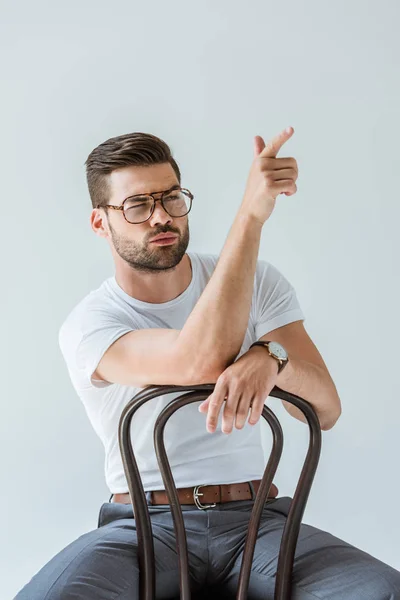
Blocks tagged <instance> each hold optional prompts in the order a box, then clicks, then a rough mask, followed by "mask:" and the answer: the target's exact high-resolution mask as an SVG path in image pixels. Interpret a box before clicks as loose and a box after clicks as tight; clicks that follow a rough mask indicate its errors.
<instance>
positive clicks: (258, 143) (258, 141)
mask: <svg viewBox="0 0 400 600" xmlns="http://www.w3.org/2000/svg"><path fill="white" fill-rule="evenodd" d="M264 148H265V142H264V140H263V139H262V137H261V135H256V136H255V138H254V158H257V156H258V155H259V154H260V152H262V151H263V150H264Z"/></svg>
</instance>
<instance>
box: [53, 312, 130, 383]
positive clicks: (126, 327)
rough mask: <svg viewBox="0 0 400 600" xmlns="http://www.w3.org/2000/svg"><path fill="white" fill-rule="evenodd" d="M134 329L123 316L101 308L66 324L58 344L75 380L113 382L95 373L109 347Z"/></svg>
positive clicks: (62, 328) (63, 326)
mask: <svg viewBox="0 0 400 600" xmlns="http://www.w3.org/2000/svg"><path fill="white" fill-rule="evenodd" d="M134 330H135V328H134V327H132V324H131V323H128V322H126V320H125V319H123V318H121V317H120V315H118V314H115V313H113V312H111V310H110V309H108V310H107V309H105V308H100V307H95V308H94V307H92V308H91V309H90V310H87V311H85V313H84V314H83V315H81V316H80V317H79V319H75V320H71V321H67V322H66V323H64V324H63V325H62V327H61V329H60V332H59V345H60V348H61V351H62V353H63V355H64V358H65V360H66V362H67V366H68V369H69V371H70V373H71V376H73V379H74V380H76V381H77V382H78V381H79V382H80V386H83V387H91V386H94V387H96V388H102V387H107V386H109V385H112V383H110V382H108V381H102V380H96V379H94V378H93V373H94V371H95V370H96V368H97V366H98V364H99V362H100V360H101V358H102V357H103V355H104V353H105V352H106V351H107V350H108V348H109V347H110V346H111V345H112V344H113V343H114V342H115V341H116V340H117V339H119V338H120V337H121V336H123V335H125V334H126V333H129V332H130V331H134Z"/></svg>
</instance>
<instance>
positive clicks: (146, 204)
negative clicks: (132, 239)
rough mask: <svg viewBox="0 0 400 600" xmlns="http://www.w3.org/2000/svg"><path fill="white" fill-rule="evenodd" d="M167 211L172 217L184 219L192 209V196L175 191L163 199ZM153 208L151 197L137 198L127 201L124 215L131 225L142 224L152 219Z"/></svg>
mask: <svg viewBox="0 0 400 600" xmlns="http://www.w3.org/2000/svg"><path fill="white" fill-rule="evenodd" d="M163 203H164V206H165V209H166V211H167V212H168V213H169V215H170V216H171V217H183V215H186V214H187V213H188V212H189V210H190V207H191V198H190V196H189V195H188V194H187V193H186V192H183V191H181V190H173V191H172V192H169V194H167V195H165V196H164V198H163ZM152 206H153V199H152V198H151V196H137V197H135V198H132V199H129V200H126V201H125V204H124V213H125V218H126V220H127V221H129V223H141V222H143V221H146V219H148V218H149V217H150V214H151V209H152Z"/></svg>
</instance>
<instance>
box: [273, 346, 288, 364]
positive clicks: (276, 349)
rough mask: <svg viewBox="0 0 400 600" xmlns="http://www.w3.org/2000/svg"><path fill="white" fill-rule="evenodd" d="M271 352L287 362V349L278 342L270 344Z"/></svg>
mask: <svg viewBox="0 0 400 600" xmlns="http://www.w3.org/2000/svg"><path fill="white" fill-rule="evenodd" d="M269 350H270V352H272V354H275V356H277V357H278V358H281V359H282V360H286V359H287V357H288V355H287V352H286V350H285V348H284V347H283V346H281V344H278V342H270V343H269Z"/></svg>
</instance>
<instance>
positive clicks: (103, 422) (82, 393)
mask: <svg viewBox="0 0 400 600" xmlns="http://www.w3.org/2000/svg"><path fill="white" fill-rule="evenodd" d="M187 254H188V255H189V258H190V260H191V263H192V280H191V282H190V284H189V286H188V287H187V288H186V290H185V291H184V292H183V293H182V294H180V296H178V297H177V298H174V299H173V300H170V301H168V302H162V303H160V304H154V303H150V302H142V301H141V300H136V299H135V298H132V297H131V296H130V295H129V294H127V293H126V292H124V290H123V289H122V288H121V287H120V286H119V285H118V283H117V281H116V279H115V276H112V277H109V278H108V279H106V280H105V281H104V282H103V283H102V284H101V285H100V287H98V288H97V289H95V290H93V291H91V292H90V293H89V294H88V295H86V296H85V297H84V298H83V299H82V300H81V301H80V302H79V303H78V304H77V305H76V306H75V308H74V309H73V310H72V311H71V312H70V313H69V315H68V316H67V318H66V319H65V321H64V322H63V324H62V325H61V328H60V331H59V344H60V348H61V352H62V354H63V356H64V359H65V361H66V364H67V368H68V372H69V375H70V378H71V381H72V385H73V387H74V388H75V390H76V392H77V394H78V396H79V398H80V399H81V401H82V403H83V405H84V407H85V410H86V413H87V415H88V417H89V419H90V421H91V424H92V426H93V428H94V430H95V432H96V433H97V435H98V436H99V437H100V439H101V441H102V442H103V444H104V449H105V478H106V483H107V486H108V487H109V489H110V492H111V493H112V494H116V493H119V492H128V491H129V489H128V484H127V481H126V478H125V473H124V468H123V463H122V459H121V455H120V448H119V441H118V424H119V419H120V416H121V413H122V410H123V409H124V407H125V406H126V404H127V403H128V402H129V401H130V400H131V399H132V398H133V396H135V395H136V394H137V393H138V392H139V391H140V390H142V389H144V388H140V387H133V386H128V385H121V384H118V383H109V382H105V381H99V380H93V379H92V374H93V372H94V371H95V370H96V367H97V365H98V363H99V361H100V359H101V357H102V356H103V354H104V353H105V351H106V350H107V349H108V348H109V347H110V346H111V344H112V343H113V342H115V341H116V340H117V339H118V338H119V337H121V336H122V335H124V334H125V333H128V332H129V331H133V330H137V329H147V328H154V327H161V328H164V329H165V328H172V329H183V326H184V324H185V321H186V319H187V318H188V316H189V314H190V313H191V311H192V309H193V308H194V306H195V304H196V303H197V300H198V299H199V297H200V295H201V293H202V291H203V290H204V288H205V287H206V285H207V282H208V280H209V279H210V277H211V275H212V273H213V271H214V268H215V266H216V263H217V260H218V255H216V254H203V253H197V252H187ZM304 319H305V317H304V315H303V312H302V310H301V308H300V305H299V302H298V300H297V297H296V292H295V290H294V288H293V286H292V285H291V284H290V283H289V281H288V280H287V279H286V278H285V277H284V276H283V275H282V273H280V272H279V271H278V269H277V268H276V267H274V266H273V265H272V264H271V263H268V262H267V261H264V260H258V261H257V267H256V273H255V277H254V287H253V297H252V305H251V311H250V316H249V322H248V326H247V331H246V334H245V337H244V341H243V344H242V347H241V349H240V352H239V354H238V355H237V357H236V359H235V360H237V359H238V358H239V357H240V356H241V355H242V354H243V353H244V352H246V351H247V350H248V349H249V347H250V345H251V344H252V343H253V342H255V341H257V340H258V339H259V338H260V337H261V336H263V335H264V334H265V333H268V332H269V331H272V330H273V329H276V328H277V327H282V326H283V325H286V324H287V323H291V322H293V321H298V320H304ZM232 326H233V327H234V324H233V325H232ZM181 393H182V392H180V393H175V394H165V395H162V396H158V397H156V398H153V399H152V400H149V401H148V402H146V403H145V404H144V405H143V406H141V407H140V408H139V409H138V411H137V412H136V414H135V415H134V417H133V419H132V422H131V439H132V447H133V451H134V454H135V458H136V461H137V464H138V468H139V471H140V474H141V478H142V482H143V488H144V491H145V492H146V491H149V490H161V489H164V488H165V486H164V483H163V480H162V477H161V473H160V470H159V467H158V462H157V457H156V454H155V450H154V442H153V429H154V424H155V421H156V419H157V417H158V415H159V413H160V412H161V410H162V409H163V408H164V407H165V406H166V405H167V404H168V403H169V402H171V400H173V399H174V398H176V397H177V396H179V395H180V394H181ZM199 404H200V402H194V403H193V404H189V405H186V406H184V407H182V408H180V409H179V410H177V411H176V412H175V413H174V414H173V415H172V416H171V418H170V419H169V421H168V423H167V425H166V427H165V430H164V440H165V447H166V452H167V455H168V458H169V462H170V465H171V470H172V474H173V476H174V481H175V485H176V487H177V488H181V487H189V486H194V485H199V484H203V483H207V484H222V483H237V482H241V481H249V480H252V479H261V477H262V475H263V472H264V468H265V465H266V459H267V457H265V456H264V453H263V447H262V444H261V429H260V426H261V421H263V419H259V421H258V422H257V423H256V425H249V424H248V422H247V421H246V424H245V426H244V427H243V428H242V429H236V428H235V427H233V429H232V432H231V433H230V434H225V433H223V432H222V431H221V424H222V413H223V408H222V409H221V410H220V414H219V419H218V425H217V428H216V430H215V431H214V433H209V432H208V431H207V429H206V414H205V413H204V414H202V413H199V411H198V406H199ZM264 426H265V425H264Z"/></svg>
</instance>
